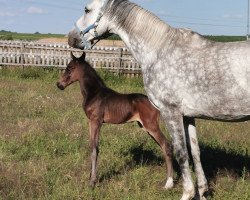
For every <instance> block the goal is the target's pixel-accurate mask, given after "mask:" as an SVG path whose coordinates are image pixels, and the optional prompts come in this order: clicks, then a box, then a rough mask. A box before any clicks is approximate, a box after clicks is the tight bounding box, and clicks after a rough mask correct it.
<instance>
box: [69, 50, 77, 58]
mask: <svg viewBox="0 0 250 200" xmlns="http://www.w3.org/2000/svg"><path fill="white" fill-rule="evenodd" d="M70 57H71V59H72V60H75V59H76V57H75V56H74V54H73V52H72V51H71V52H70Z"/></svg>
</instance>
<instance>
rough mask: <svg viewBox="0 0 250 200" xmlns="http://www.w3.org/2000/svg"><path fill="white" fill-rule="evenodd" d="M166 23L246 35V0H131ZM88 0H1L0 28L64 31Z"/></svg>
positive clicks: (218, 33) (207, 30)
mask: <svg viewBox="0 0 250 200" xmlns="http://www.w3.org/2000/svg"><path fill="white" fill-rule="evenodd" d="M131 1H132V2H135V3H137V4H138V5H140V6H142V7H143V8H145V9H147V10H149V11H151V12H153V13H154V14H156V15H157V16H158V17H160V18H161V19H162V20H164V21H165V22H166V23H168V24H169V25H171V26H173V27H176V28H190V29H192V30H194V31H196V32H198V33H200V34H203V35H246V33H247V5H248V0H131ZM88 2H89V0H60V1H56V0H54V1H52V0H0V30H6V31H14V32H21V33H35V32H39V33H60V34H67V33H68V32H69V30H70V29H71V28H72V27H73V24H74V23H75V21H76V20H77V19H78V18H79V17H80V16H81V15H82V14H83V11H84V7H85V5H86V4H87V3H88Z"/></svg>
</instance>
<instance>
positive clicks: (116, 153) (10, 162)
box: [0, 69, 250, 200]
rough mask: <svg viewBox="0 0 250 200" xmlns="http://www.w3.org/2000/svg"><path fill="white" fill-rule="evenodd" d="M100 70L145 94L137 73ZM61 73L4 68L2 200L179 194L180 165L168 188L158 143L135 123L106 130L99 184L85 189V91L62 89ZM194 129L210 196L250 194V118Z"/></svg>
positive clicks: (114, 82)
mask: <svg viewBox="0 0 250 200" xmlns="http://www.w3.org/2000/svg"><path fill="white" fill-rule="evenodd" d="M100 74H101V76H102V77H103V78H104V80H105V82H106V83H107V85H109V86H110V87H112V88H113V89H115V90H117V91H120V92H124V93H125V92H126V93H127V92H142V93H143V92H144V90H143V84H142V80H141V79H140V78H126V77H120V78H118V77H116V76H113V75H112V74H110V73H107V72H103V71H102V72H100ZM58 76H59V75H58V71H53V70H52V71H44V70H42V69H24V70H12V71H11V70H6V69H2V70H0V126H1V128H0V159H1V162H0V199H15V200H17V199H25V200H27V199H41V200H42V199H58V200H61V199H70V200H71V199H84V200H85V199H86V200H91V199H92V200H108V199H110V200H111V199H112V200H116V199H117V200H130V199H131V200H142V199H143V200H146V199H147V200H153V199H159V200H160V199H162V200H163V199H164V200H166V199H169V200H172V199H180V197H181V194H182V184H181V182H182V178H181V176H180V173H179V168H178V165H177V164H176V162H175V166H174V169H175V171H176V173H175V187H174V188H173V189H172V190H169V191H165V190H163V189H162V187H163V185H164V181H165V178H166V177H165V170H164V169H165V165H164V161H163V158H162V153H161V151H160V148H159V147H158V146H157V145H156V144H155V142H154V141H153V140H152V139H151V138H150V137H149V136H148V135H147V134H146V133H145V132H143V131H142V130H141V129H140V128H139V127H138V126H137V124H136V123H129V124H124V125H108V124H105V125H104V126H103V127H102V129H101V138H100V156H99V162H98V170H99V178H98V180H99V182H98V183H97V185H96V188H95V189H91V188H89V187H88V178H89V172H90V171H89V169H90V158H89V145H88V126H87V119H86V117H85V115H84V113H83V111H82V108H81V102H82V96H81V94H80V91H79V86H78V84H73V85H71V86H69V87H68V88H67V89H66V90H65V91H59V90H58V89H57V88H56V85H55V83H56V81H57V78H58ZM161 127H162V130H163V131H164V133H165V135H166V136H167V137H168V133H167V131H166V130H165V128H164V126H163V125H162V124H161ZM197 128H198V135H199V142H200V148H201V157H202V163H203V166H204V170H205V173H206V175H207V177H208V181H209V187H210V193H209V196H208V199H216V200H223V199H225V200H230V199H240V200H247V199H250V175H249V168H250V156H249V150H250V122H244V123H222V122H215V121H204V120H197Z"/></svg>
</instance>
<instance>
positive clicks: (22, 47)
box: [20, 42, 25, 69]
mask: <svg viewBox="0 0 250 200" xmlns="http://www.w3.org/2000/svg"><path fill="white" fill-rule="evenodd" d="M24 48H25V46H24V44H23V42H22V43H21V50H20V54H21V67H22V69H24Z"/></svg>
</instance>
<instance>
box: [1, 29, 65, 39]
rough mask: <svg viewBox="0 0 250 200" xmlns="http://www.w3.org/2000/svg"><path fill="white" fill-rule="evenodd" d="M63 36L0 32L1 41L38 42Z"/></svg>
mask: <svg viewBox="0 0 250 200" xmlns="http://www.w3.org/2000/svg"><path fill="white" fill-rule="evenodd" d="M63 37H65V34H50V33H48V34H41V33H37V34H35V33H16V32H9V31H0V39H1V40H39V39H43V38H63Z"/></svg>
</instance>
